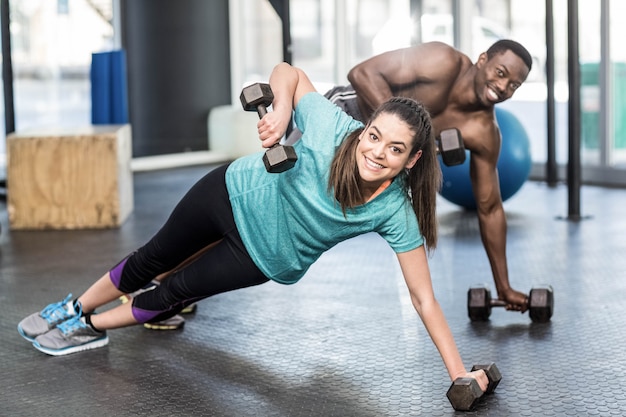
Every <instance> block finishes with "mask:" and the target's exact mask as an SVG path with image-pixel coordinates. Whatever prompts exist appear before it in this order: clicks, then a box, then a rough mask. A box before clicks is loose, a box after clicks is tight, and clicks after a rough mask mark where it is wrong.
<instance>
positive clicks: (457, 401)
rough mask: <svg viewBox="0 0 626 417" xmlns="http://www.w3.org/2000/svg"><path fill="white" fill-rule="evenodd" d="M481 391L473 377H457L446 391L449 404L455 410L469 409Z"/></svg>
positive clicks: (476, 400) (472, 406) (478, 397)
mask: <svg viewBox="0 0 626 417" xmlns="http://www.w3.org/2000/svg"><path fill="white" fill-rule="evenodd" d="M482 395H483V392H482V391H481V389H480V386H479V385H478V382H476V380H475V379H473V378H457V379H456V380H455V381H454V382H453V383H452V385H451V386H450V388H449V389H448V392H447V393H446V396H447V397H448V400H449V401H450V404H452V407H453V408H454V409H455V410H457V411H470V410H471V409H473V408H474V406H475V405H476V403H477V402H478V400H479V399H480V397H482Z"/></svg>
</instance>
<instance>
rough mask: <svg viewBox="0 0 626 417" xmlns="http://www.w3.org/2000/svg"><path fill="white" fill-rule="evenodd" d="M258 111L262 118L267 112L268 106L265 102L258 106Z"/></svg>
mask: <svg viewBox="0 0 626 417" xmlns="http://www.w3.org/2000/svg"><path fill="white" fill-rule="evenodd" d="M256 112H257V113H258V114H259V119H262V118H263V116H265V115H266V114H267V107H265V104H259V105H258V106H256Z"/></svg>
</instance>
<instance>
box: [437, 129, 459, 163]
mask: <svg viewBox="0 0 626 417" xmlns="http://www.w3.org/2000/svg"><path fill="white" fill-rule="evenodd" d="M436 142H437V153H439V155H441V159H442V160H443V163H444V164H446V165H447V166H453V165H461V164H462V163H463V162H465V145H463V138H462V137H461V132H460V131H459V129H457V128H451V129H444V130H442V131H441V133H440V134H439V136H437V138H436Z"/></svg>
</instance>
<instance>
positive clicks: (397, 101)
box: [328, 97, 441, 251]
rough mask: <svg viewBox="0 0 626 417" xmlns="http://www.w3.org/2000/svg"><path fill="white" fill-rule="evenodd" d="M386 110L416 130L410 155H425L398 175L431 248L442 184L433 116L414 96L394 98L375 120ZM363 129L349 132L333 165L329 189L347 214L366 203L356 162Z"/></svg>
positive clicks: (379, 111)
mask: <svg viewBox="0 0 626 417" xmlns="http://www.w3.org/2000/svg"><path fill="white" fill-rule="evenodd" d="M382 113H387V114H392V115H395V116H397V117H398V118H400V120H403V121H404V122H405V123H406V124H407V125H408V126H409V128H410V130H411V131H412V132H413V133H414V136H413V147H412V148H411V152H410V155H409V158H411V157H413V156H414V155H415V154H416V153H417V152H418V151H420V150H421V151H422V156H421V157H420V159H419V160H418V161H417V163H416V164H415V165H414V166H413V168H411V169H410V170H406V172H405V173H402V174H400V175H398V177H396V179H395V180H396V181H397V180H400V181H403V185H404V187H405V189H406V191H407V194H406V195H407V198H409V199H410V201H411V205H412V206H413V211H414V212H415V216H416V217H417V221H418V223H419V227H420V231H421V233H422V235H423V236H424V240H425V241H426V246H427V248H428V249H429V251H430V250H432V249H434V248H435V247H436V246H437V213H436V205H437V192H438V191H439V188H440V187H441V168H440V167H439V162H438V161H437V148H436V145H435V139H434V137H433V132H432V125H431V119H430V115H429V114H428V111H426V109H425V108H424V106H423V105H422V104H421V103H419V102H417V101H415V100H412V99H410V98H405V97H393V98H391V99H389V100H388V101H386V102H385V103H383V104H382V105H381V106H380V107H378V109H377V110H376V111H375V112H374V113H373V114H372V117H371V119H370V120H374V119H375V118H376V117H378V116H379V115H380V114H382ZM362 131H363V128H361V129H357V130H355V131H353V132H351V133H349V134H348V135H347V136H346V138H345V139H344V140H343V142H342V143H341V145H340V146H339V148H338V149H337V151H336V152H335V156H334V158H333V161H332V164H331V167H330V177H329V180H328V189H329V191H330V192H334V195H335V199H336V200H337V202H338V203H339V205H340V206H341V209H342V210H343V212H344V213H346V211H347V210H349V209H351V208H354V207H356V206H358V205H360V204H363V195H362V193H361V188H360V177H359V171H358V168H357V163H356V158H357V156H356V147H357V144H358V142H359V135H360V134H361V132H362Z"/></svg>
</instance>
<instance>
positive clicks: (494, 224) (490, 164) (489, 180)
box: [470, 153, 528, 312]
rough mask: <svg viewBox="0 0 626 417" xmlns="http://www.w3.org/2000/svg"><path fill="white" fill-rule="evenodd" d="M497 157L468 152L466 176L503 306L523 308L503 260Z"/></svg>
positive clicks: (503, 229) (503, 225)
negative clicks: (468, 171)
mask: <svg viewBox="0 0 626 417" xmlns="http://www.w3.org/2000/svg"><path fill="white" fill-rule="evenodd" d="M496 164H497V157H485V156H483V155H481V154H479V153H472V154H471V156H470V177H471V181H472V188H473V190H474V198H475V200H476V207H477V213H478V224H479V227H480V237H481V239H482V242H483V246H484V247H485V251H486V252H487V257H488V258H489V264H490V265H491V271H492V274H493V279H494V282H495V285H496V290H497V292H498V298H499V299H501V300H505V301H506V302H507V309H510V310H519V311H522V312H523V311H526V309H527V308H528V304H527V297H526V295H525V294H523V293H521V292H518V291H515V290H513V289H512V288H511V285H510V283H509V274H508V267H507V260H506V232H507V225H506V215H505V213H504V207H503V206H502V197H501V195H500V185H499V182H498V171H497V168H496Z"/></svg>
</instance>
